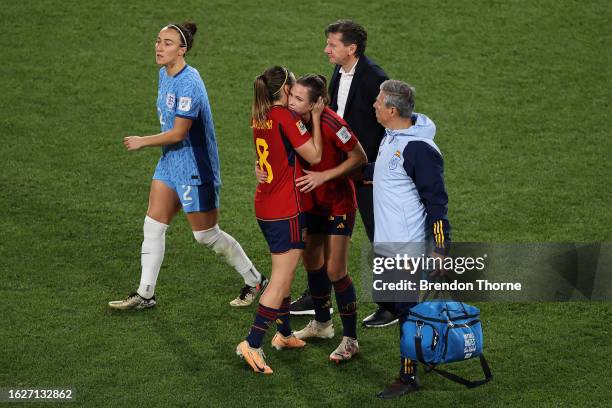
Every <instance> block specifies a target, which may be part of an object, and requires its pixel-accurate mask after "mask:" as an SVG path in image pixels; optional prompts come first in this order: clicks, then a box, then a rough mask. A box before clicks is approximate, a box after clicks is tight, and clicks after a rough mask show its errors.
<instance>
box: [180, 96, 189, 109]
mask: <svg viewBox="0 0 612 408" xmlns="http://www.w3.org/2000/svg"><path fill="white" fill-rule="evenodd" d="M190 109H191V98H188V97H186V96H181V97H180V98H179V104H178V110H180V111H183V112H188V111H189V110H190Z"/></svg>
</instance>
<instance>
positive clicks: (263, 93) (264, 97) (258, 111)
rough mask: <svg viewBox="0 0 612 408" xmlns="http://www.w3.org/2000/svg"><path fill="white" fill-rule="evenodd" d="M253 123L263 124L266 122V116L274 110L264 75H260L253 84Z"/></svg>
mask: <svg viewBox="0 0 612 408" xmlns="http://www.w3.org/2000/svg"><path fill="white" fill-rule="evenodd" d="M253 91H254V94H253V95H254V96H253V109H252V115H253V121H254V122H255V123H263V122H264V121H265V120H266V115H268V112H270V109H272V99H271V98H270V92H269V91H268V87H267V85H266V78H265V76H264V75H258V76H257V78H255V83H254V84H253Z"/></svg>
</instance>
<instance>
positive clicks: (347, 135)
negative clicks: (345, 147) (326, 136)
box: [336, 126, 351, 144]
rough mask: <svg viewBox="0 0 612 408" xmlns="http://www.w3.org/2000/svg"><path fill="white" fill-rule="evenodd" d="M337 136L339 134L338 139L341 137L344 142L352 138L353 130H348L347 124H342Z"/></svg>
mask: <svg viewBox="0 0 612 408" xmlns="http://www.w3.org/2000/svg"><path fill="white" fill-rule="evenodd" d="M336 136H338V139H340V140H341V141H342V143H344V144H346V142H348V141H349V140H351V132H349V131H348V129H347V128H346V126H342V127H341V128H340V130H339V131H337V132H336Z"/></svg>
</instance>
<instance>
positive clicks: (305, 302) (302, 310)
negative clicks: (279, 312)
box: [289, 288, 334, 316]
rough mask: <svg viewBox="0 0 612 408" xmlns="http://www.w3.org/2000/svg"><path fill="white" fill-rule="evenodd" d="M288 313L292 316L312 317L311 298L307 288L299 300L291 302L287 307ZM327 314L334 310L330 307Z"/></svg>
mask: <svg viewBox="0 0 612 408" xmlns="http://www.w3.org/2000/svg"><path fill="white" fill-rule="evenodd" d="M289 312H290V313H291V314H292V315H294V316H296V315H297V316H304V315H313V316H314V314H315V311H314V302H313V301H312V296H311V295H310V290H309V289H308V288H306V290H304V292H303V293H302V295H301V296H300V297H299V298H297V299H296V300H295V301H293V302H291V306H289ZM329 312H330V313H333V312H334V309H332V308H331V307H330V308H329Z"/></svg>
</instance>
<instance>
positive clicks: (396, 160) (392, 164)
mask: <svg viewBox="0 0 612 408" xmlns="http://www.w3.org/2000/svg"><path fill="white" fill-rule="evenodd" d="M401 157H402V154H401V153H400V151H399V150H398V151H396V152H395V154H393V157H392V158H391V161H390V162H389V170H395V169H396V168H397V164H398V163H399V162H400V160H401Z"/></svg>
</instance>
